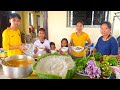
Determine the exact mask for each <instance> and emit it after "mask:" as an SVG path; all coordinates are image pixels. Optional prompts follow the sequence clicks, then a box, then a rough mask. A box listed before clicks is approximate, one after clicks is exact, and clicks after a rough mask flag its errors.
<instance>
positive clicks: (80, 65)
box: [75, 57, 89, 71]
mask: <svg viewBox="0 0 120 90" xmlns="http://www.w3.org/2000/svg"><path fill="white" fill-rule="evenodd" d="M88 60H89V58H88V57H83V58H77V59H75V64H76V67H77V71H83V70H84V69H85V68H86V64H87V62H88Z"/></svg>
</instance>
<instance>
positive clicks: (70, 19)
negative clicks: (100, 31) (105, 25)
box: [66, 11, 109, 28]
mask: <svg viewBox="0 0 120 90" xmlns="http://www.w3.org/2000/svg"><path fill="white" fill-rule="evenodd" d="M108 20H109V11H105V21H108ZM93 21H94V11H92V21H91V25H84V27H85V28H98V27H100V25H93ZM75 26H76V25H73V11H67V24H66V27H68V28H74V27H75Z"/></svg>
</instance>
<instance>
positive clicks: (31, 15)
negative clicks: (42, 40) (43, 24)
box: [29, 13, 33, 25]
mask: <svg viewBox="0 0 120 90" xmlns="http://www.w3.org/2000/svg"><path fill="white" fill-rule="evenodd" d="M29 25H33V14H32V13H29Z"/></svg>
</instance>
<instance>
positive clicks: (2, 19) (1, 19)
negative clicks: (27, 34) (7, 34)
mask: <svg viewBox="0 0 120 90" xmlns="http://www.w3.org/2000/svg"><path fill="white" fill-rule="evenodd" d="M10 13H11V11H0V48H2V33H3V31H4V30H5V29H6V28H7V27H8V26H10V23H9V14H10Z"/></svg>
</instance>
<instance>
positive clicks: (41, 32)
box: [34, 28, 50, 54]
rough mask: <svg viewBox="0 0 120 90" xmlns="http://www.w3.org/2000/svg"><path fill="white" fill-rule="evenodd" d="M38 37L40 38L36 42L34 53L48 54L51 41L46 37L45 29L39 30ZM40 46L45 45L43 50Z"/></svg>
mask: <svg viewBox="0 0 120 90" xmlns="http://www.w3.org/2000/svg"><path fill="white" fill-rule="evenodd" d="M38 37H39V39H38V40H36V41H35V42H34V46H35V47H34V54H46V53H49V52H50V42H49V41H48V40H47V39H45V29H44V28H40V29H39V30H38ZM40 46H43V47H44V50H43V51H40V50H39V49H38V48H39V47H40Z"/></svg>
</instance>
